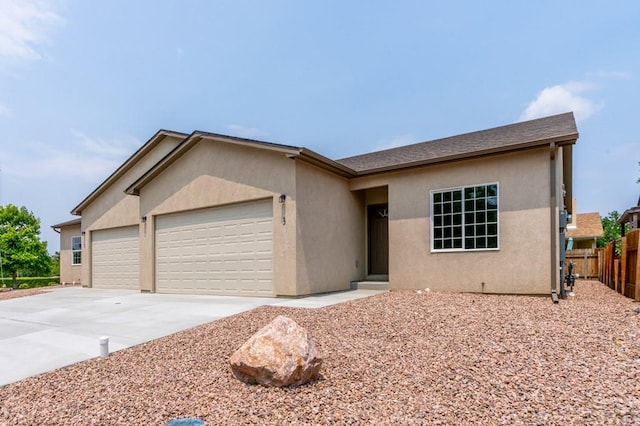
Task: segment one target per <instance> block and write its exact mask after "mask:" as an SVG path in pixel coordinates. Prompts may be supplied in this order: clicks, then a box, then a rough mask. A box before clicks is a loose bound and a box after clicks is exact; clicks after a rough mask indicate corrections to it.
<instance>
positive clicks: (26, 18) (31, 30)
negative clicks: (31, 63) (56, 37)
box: [0, 0, 64, 59]
mask: <svg viewBox="0 0 640 426" xmlns="http://www.w3.org/2000/svg"><path fill="white" fill-rule="evenodd" d="M63 23H64V20H63V19H62V18H61V17H60V16H59V15H58V14H57V13H56V12H55V11H54V10H53V8H52V5H51V2H50V1H40V0H0V57H4V58H11V59H39V58H41V57H42V56H41V55H40V53H38V51H37V50H36V46H37V45H39V44H42V43H46V42H47V41H49V31H50V30H51V29H52V28H53V27H55V26H58V25H61V24H63Z"/></svg>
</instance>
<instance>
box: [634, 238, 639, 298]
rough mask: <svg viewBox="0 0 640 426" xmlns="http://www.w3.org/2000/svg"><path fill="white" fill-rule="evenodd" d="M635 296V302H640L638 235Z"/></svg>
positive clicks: (637, 241)
mask: <svg viewBox="0 0 640 426" xmlns="http://www.w3.org/2000/svg"><path fill="white" fill-rule="evenodd" d="M638 232H640V231H638ZM635 296H636V297H635V301H636V302H640V235H638V238H636V294H635Z"/></svg>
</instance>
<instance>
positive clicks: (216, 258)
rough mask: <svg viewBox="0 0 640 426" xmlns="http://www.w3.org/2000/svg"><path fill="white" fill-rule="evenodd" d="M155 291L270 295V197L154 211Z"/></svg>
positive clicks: (271, 276) (271, 209) (271, 213)
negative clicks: (166, 212)
mask: <svg viewBox="0 0 640 426" xmlns="http://www.w3.org/2000/svg"><path fill="white" fill-rule="evenodd" d="M155 223H156V230H155V233H156V235H155V246H156V258H155V262H156V265H155V267H156V274H155V276H156V292H158V293H210V294H234V295H259V296H271V295H272V294H273V284H272V279H273V266H272V258H273V207H272V201H271V200H265V201H260V202H251V203H242V204H235V205H231V206H225V207H217V208H211V209H204V210H197V211H191V212H185V213H177V214H170V215H164V216H158V217H157V218H156V221H155Z"/></svg>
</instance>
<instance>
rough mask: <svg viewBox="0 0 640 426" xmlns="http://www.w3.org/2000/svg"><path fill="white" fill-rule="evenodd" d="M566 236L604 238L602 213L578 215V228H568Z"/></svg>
mask: <svg viewBox="0 0 640 426" xmlns="http://www.w3.org/2000/svg"><path fill="white" fill-rule="evenodd" d="M565 235H566V237H567V238H569V237H572V238H594V237H597V238H600V237H604V230H603V229H602V219H601V218H600V213H578V215H577V217H576V227H575V228H567V232H566V234H565Z"/></svg>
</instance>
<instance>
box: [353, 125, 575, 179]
mask: <svg viewBox="0 0 640 426" xmlns="http://www.w3.org/2000/svg"><path fill="white" fill-rule="evenodd" d="M577 139H578V133H577V132H576V133H571V134H568V135H562V136H556V137H551V138H546V139H541V140H536V141H529V142H523V143H520V144H514V145H509V146H507V147H498V148H491V149H486V150H479V151H473V152H466V153H461V154H455V155H450V156H444V157H438V158H430V159H427V160H420V161H414V162H408V163H402V164H394V165H392V166H384V167H377V168H372V169H365V170H360V171H358V172H357V176H367V175H372V174H379V173H385V172H392V171H397V170H403V169H411V168H416V167H422V166H428V165H433V164H442V163H448V162H451V161H460V160H468V159H473V158H479V157H486V156H489V155H495V154H502V153H506V152H515V151H522V150H525V149H532V148H539V147H542V146H546V145H550V144H551V143H555V144H556V145H571V144H575V143H576V141H577Z"/></svg>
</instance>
